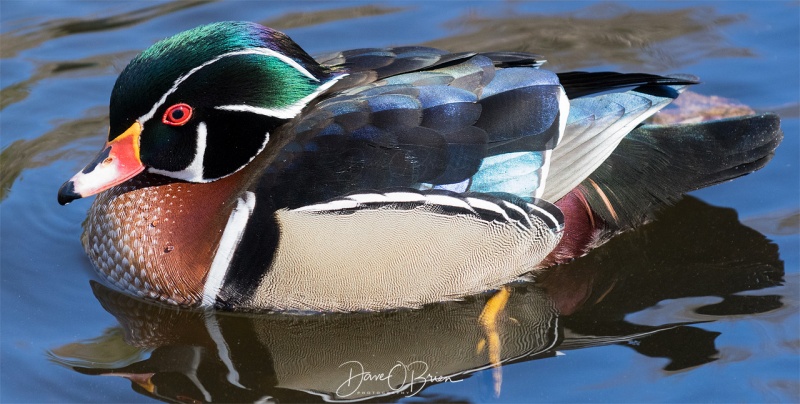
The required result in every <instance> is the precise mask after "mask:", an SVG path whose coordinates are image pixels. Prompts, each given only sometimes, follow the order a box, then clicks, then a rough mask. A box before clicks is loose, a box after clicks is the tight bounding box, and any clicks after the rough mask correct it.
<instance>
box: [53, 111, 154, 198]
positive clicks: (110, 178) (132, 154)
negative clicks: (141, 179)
mask: <svg viewBox="0 0 800 404" xmlns="http://www.w3.org/2000/svg"><path fill="white" fill-rule="evenodd" d="M141 133H142V125H141V124H139V122H134V123H133V125H131V127H130V128H128V130H126V131H125V132H124V133H123V134H122V135H120V136H118V137H117V138H115V139H114V140H112V141H110V142H106V145H105V147H103V150H102V151H101V152H100V154H98V155H97V157H95V158H94V159H93V160H92V162H90V163H89V164H87V165H86V167H84V168H83V170H81V171H80V172H79V173H77V174H75V175H74V176H73V177H72V178H70V180H69V181H67V182H65V183H64V185H62V186H61V188H59V190H58V203H60V204H62V205H66V204H68V203H70V202H72V201H74V200H76V199H80V198H83V197H86V196H90V195H94V194H96V193H98V192H102V191H105V190H106V189H109V188H111V187H113V186H115V185H119V184H121V183H123V182H125V181H127V180H129V179H131V178H133V177H134V176H136V174H139V173H140V172H142V171H143V170H144V164H142V160H141V158H140V156H139V135H140V134H141Z"/></svg>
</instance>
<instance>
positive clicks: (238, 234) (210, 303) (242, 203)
mask: <svg viewBox="0 0 800 404" xmlns="http://www.w3.org/2000/svg"><path fill="white" fill-rule="evenodd" d="M255 208H256V195H255V194H254V193H252V192H250V191H246V192H245V193H244V197H243V198H239V199H238V200H237V202H236V207H235V208H233V212H231V215H230V216H229V217H228V224H226V225H225V230H224V231H223V232H222V238H221V239H220V240H219V246H218V247H217V253H216V254H215V255H214V261H212V262H211V269H209V270H208V276H206V284H205V287H204V288H203V301H202V303H200V305H201V306H202V307H206V308H211V307H214V303H216V301H217V295H219V291H220V289H221V288H222V283H223V281H224V280H225V274H227V273H228V269H229V267H230V264H231V259H233V253H234V252H235V251H236V247H237V246H238V245H239V242H240V241H241V240H242V234H244V230H245V228H247V222H248V221H249V220H250V215H252V214H253V210H255Z"/></svg>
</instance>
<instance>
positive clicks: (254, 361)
mask: <svg viewBox="0 0 800 404" xmlns="http://www.w3.org/2000/svg"><path fill="white" fill-rule="evenodd" d="M782 280H783V264H782V262H781V261H780V259H779V257H778V251H777V247H776V246H775V245H774V244H772V243H770V242H769V241H768V240H767V239H766V238H765V237H764V236H763V235H761V234H760V233H758V232H756V231H755V230H752V229H750V228H748V227H745V226H744V225H742V224H740V223H739V221H738V219H737V217H736V213H735V211H733V210H731V209H726V208H718V207H712V206H710V205H707V204H705V203H703V202H701V201H699V200H697V199H694V198H692V197H686V198H684V199H683V200H682V201H681V202H679V203H678V204H677V205H676V206H674V207H672V208H669V209H667V210H665V211H664V212H662V213H661V215H660V218H659V220H657V221H656V222H654V223H652V224H650V225H648V226H645V227H644V228H642V229H640V230H638V231H635V232H631V233H629V234H626V235H622V236H620V237H617V238H616V239H614V240H612V241H611V242H609V243H608V244H607V245H606V246H604V247H603V248H600V249H597V250H595V251H593V252H592V253H591V254H590V255H588V256H586V257H584V258H582V259H579V260H576V261H574V262H573V263H571V264H569V265H562V266H559V267H556V268H553V269H552V270H550V271H548V272H545V273H543V274H540V275H538V276H537V278H536V280H535V282H530V283H522V284H518V285H515V286H514V287H512V288H511V289H510V292H511V293H510V295H509V296H508V302H507V304H506V307H505V310H503V311H502V312H501V314H500V315H499V316H498V318H497V319H496V321H495V323H494V327H495V328H494V331H496V333H497V334H496V336H497V337H499V343H498V344H492V340H491V338H488V337H490V336H491V335H489V334H491V333H489V334H487V332H489V330H487V329H486V327H482V326H481V325H480V322H479V320H478V319H479V316H480V315H481V312H482V310H483V307H484V305H485V304H486V303H487V301H488V300H489V299H491V298H492V296H491V295H483V296H476V297H473V298H470V299H467V300H465V301H461V302H448V303H442V304H434V305H430V306H427V307H424V308H423V309H420V310H401V311H394V312H388V313H357V314H325V315H288V314H277V313H270V314H259V315H256V314H250V315H242V314H238V315H235V314H230V313H211V312H195V311H185V310H183V311H182V310H176V309H174V308H171V307H162V306H157V305H153V304H151V303H145V302H142V301H138V300H136V299H133V298H131V297H129V296H127V295H124V294H121V293H118V292H116V291H113V290H111V289H108V288H106V287H104V286H102V285H100V284H97V283H93V284H92V288H93V290H94V293H95V296H96V297H97V299H98V300H99V301H100V304H102V306H103V308H104V309H105V310H107V311H108V312H109V313H111V314H112V315H114V316H115V317H116V318H117V320H118V321H119V326H118V327H115V328H112V329H109V330H106V331H105V333H104V334H103V335H102V336H100V337H98V338H96V339H92V340H88V341H79V342H75V343H72V344H68V345H64V346H62V347H59V348H56V349H53V350H52V351H51V352H50V354H51V357H52V359H53V360H54V361H56V362H58V363H60V364H63V365H65V366H69V367H71V368H72V369H74V370H76V371H78V372H81V373H85V374H90V375H115V376H120V377H124V378H127V379H129V380H130V381H131V382H132V386H133V389H134V390H135V391H137V392H139V393H141V394H144V395H147V396H150V397H154V398H158V399H162V400H167V401H176V400H177V401H184V402H185V401H202V402H210V401H217V402H218V401H235V402H245V401H248V402H249V401H261V402H266V401H273V400H274V401H290V402H297V401H314V400H319V399H324V400H326V401H358V400H367V399H380V400H382V401H385V400H393V399H399V398H402V397H407V396H410V395H417V394H420V393H421V392H422V391H423V390H424V389H425V388H426V387H428V386H431V385H433V384H436V383H445V382H458V381H459V380H461V379H463V378H465V377H469V375H470V374H471V373H474V372H477V371H480V370H483V369H487V368H490V367H492V362H493V361H492V360H490V353H491V352H490V351H491V349H493V348H494V349H499V358H500V363H510V362H515V361H529V360H536V359H543V358H548V357H552V356H555V355H558V354H559V353H560V352H563V351H567V350H571V349H581V348H589V347H593V346H599V345H607V344H620V345H623V346H627V347H629V348H631V349H633V350H635V351H637V352H638V353H640V354H642V355H645V356H649V357H661V358H668V359H669V360H670V362H669V364H667V365H666V366H665V368H664V369H665V370H667V371H675V370H681V369H685V368H689V367H694V366H698V365H702V364H704V363H708V362H711V361H714V360H715V358H716V354H717V351H716V348H715V339H716V337H717V336H718V335H719V333H717V332H711V331H707V330H704V329H703V328H701V327H700V326H697V324H698V323H702V322H707V321H714V320H717V319H720V318H724V317H726V316H740V315H752V314H756V313H762V312H767V311H771V310H775V309H778V308H780V307H781V306H782V304H781V301H780V296H772V295H765V294H760V295H741V294H739V293H740V292H743V291H752V290H758V289H763V288H768V287H770V286H776V285H780V284H781V282H782ZM685 298H694V299H689V300H691V302H690V303H691V304H689V303H686V304H684V305H683V306H682V308H683V309H685V310H684V311H683V313H682V314H681V315H675V314H674V313H673V314H672V315H666V316H665V315H664V313H663V310H658V308H659V307H661V308H663V307H662V306H664V304H663V302H665V301H670V302H676V301H677V302H678V306H681V303H680V302H681V301H682V300H679V299H685ZM698 299H699V300H698ZM698 301H700V302H701V304H699V305H698V304H697V303H698ZM493 345H494V346H493ZM495 375H496V376H499V373H495ZM498 382H499V378H497V377H496V378H495V383H496V384H495V387H499V384H497V383H498ZM422 395H424V393H422Z"/></svg>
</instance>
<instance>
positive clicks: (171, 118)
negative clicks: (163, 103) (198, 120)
mask: <svg viewBox="0 0 800 404" xmlns="http://www.w3.org/2000/svg"><path fill="white" fill-rule="evenodd" d="M191 117H192V107H190V106H188V105H186V104H175V105H173V106H171V107H169V108H167V112H164V118H162V119H161V122H164V123H165V124H167V125H172V126H181V125H183V124H185V123H186V122H189V119H190V118H191Z"/></svg>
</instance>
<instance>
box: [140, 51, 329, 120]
mask: <svg viewBox="0 0 800 404" xmlns="http://www.w3.org/2000/svg"><path fill="white" fill-rule="evenodd" d="M239 55H265V56H272V57H276V58H278V59H280V60H281V61H282V62H284V63H286V64H288V65H289V66H292V67H293V68H295V70H297V71H299V72H300V73H302V74H303V75H304V76H306V77H308V78H310V79H311V80H314V81H319V79H318V78H316V77H314V75H313V74H311V73H310V72H309V71H308V70H306V69H305V68H304V67H303V66H300V64H299V63H297V62H295V61H294V60H293V59H291V58H289V57H288V56H286V55H282V54H280V53H278V52H275V51H273V50H271V49H267V48H253V49H244V50H239V51H235V52H229V53H225V54H222V55H220V56H217V57H216V58H214V59H211V60H209V61H207V62H205V63H203V64H201V65H200V66H197V67H195V68H194V69H192V70H189V72H188V73H186V74H184V75H183V76H180V77H178V78H177V79H176V80H175V82H174V83H173V84H172V88H170V89H169V90H168V91H167V92H166V93H164V95H163V96H162V97H161V99H160V100H158V102H157V103H156V104H155V105H153V108H152V109H150V112H148V113H146V114H144V115H142V117H141V118H139V123H140V124H141V125H142V126H143V127H144V125H145V123H146V122H147V121H149V120H150V119H152V118H153V116H154V115H155V113H156V110H158V108H160V107H161V106H162V105H164V103H165V102H166V101H167V97H169V96H170V95H171V94H172V93H174V92H175V91H177V90H178V86H180V85H181V83H183V82H184V81H186V79H188V78H189V77H190V76H191V75H193V74H195V73H197V71H198V70H200V69H202V68H204V67H206V66H208V65H210V64H212V63H214V62H217V61H219V60H221V59H223V58H226V57H228V56H239Z"/></svg>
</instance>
